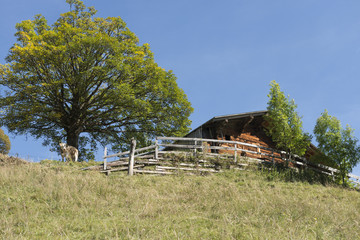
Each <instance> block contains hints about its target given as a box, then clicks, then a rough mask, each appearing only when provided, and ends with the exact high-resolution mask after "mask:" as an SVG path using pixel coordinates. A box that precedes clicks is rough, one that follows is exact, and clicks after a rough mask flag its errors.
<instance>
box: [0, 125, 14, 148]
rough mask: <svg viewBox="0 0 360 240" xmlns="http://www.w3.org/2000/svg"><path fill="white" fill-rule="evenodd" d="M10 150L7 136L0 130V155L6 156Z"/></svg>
mask: <svg viewBox="0 0 360 240" xmlns="http://www.w3.org/2000/svg"><path fill="white" fill-rule="evenodd" d="M10 148H11V144H10V139H9V136H8V135H6V134H5V133H4V130H2V129H0V153H2V154H8V153H9V151H10Z"/></svg>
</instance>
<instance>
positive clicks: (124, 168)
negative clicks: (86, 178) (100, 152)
mask: <svg viewBox="0 0 360 240" xmlns="http://www.w3.org/2000/svg"><path fill="white" fill-rule="evenodd" d="M142 167H145V165H144V164H142V165H134V169H135V168H142ZM128 169H129V167H120V168H114V169H108V170H103V171H100V172H102V173H108V172H119V171H127V170H128Z"/></svg>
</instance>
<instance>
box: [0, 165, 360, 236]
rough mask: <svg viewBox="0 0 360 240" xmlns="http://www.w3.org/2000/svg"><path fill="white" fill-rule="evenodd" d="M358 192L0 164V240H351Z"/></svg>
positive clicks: (257, 180) (234, 178)
mask: <svg viewBox="0 0 360 240" xmlns="http://www.w3.org/2000/svg"><path fill="white" fill-rule="evenodd" d="M359 194H360V193H359V192H357V191H354V190H349V189H344V188H341V187H339V186H324V185H321V184H310V183H307V182H299V181H295V182H289V181H283V180H281V178H278V177H275V178H271V179H270V180H269V176H268V174H266V173H262V172H256V171H230V170H229V171H227V172H224V173H220V174H216V175H208V176H187V175H178V176H148V175H137V176H133V177H128V176H126V175H119V174H118V175H116V174H114V175H111V176H105V175H102V174H100V173H97V172H84V171H80V170H79V166H77V165H75V166H70V165H65V164H60V163H56V164H52V163H44V164H39V163H32V164H21V165H2V166H1V165H0V238H1V239H360V232H359V229H360V198H359V196H360V195H359Z"/></svg>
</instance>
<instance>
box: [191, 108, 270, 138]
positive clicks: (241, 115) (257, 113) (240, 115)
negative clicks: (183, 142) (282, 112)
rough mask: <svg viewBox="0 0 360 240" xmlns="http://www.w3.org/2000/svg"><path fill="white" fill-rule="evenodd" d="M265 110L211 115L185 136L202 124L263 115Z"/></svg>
mask: <svg viewBox="0 0 360 240" xmlns="http://www.w3.org/2000/svg"><path fill="white" fill-rule="evenodd" d="M267 112H268V111H267V110H262V111H255V112H247V113H238V114H229V115H222V116H217V117H213V118H211V119H210V120H208V121H207V122H205V123H203V124H201V125H200V126H198V127H197V128H195V129H193V130H192V131H191V132H189V133H188V134H186V136H188V135H190V134H191V133H192V132H195V131H196V130H198V129H199V128H201V127H202V126H204V125H207V124H209V123H213V122H218V121H223V120H230V119H231V120H232V119H241V118H246V117H249V116H253V117H257V116H263V115H265V114H266V113H267Z"/></svg>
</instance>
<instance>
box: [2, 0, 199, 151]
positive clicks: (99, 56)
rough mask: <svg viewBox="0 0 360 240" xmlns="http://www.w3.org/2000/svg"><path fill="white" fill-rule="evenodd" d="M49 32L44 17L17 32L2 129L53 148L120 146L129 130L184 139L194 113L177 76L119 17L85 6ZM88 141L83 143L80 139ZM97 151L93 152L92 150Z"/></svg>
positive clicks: (6, 70)
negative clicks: (160, 63)
mask: <svg viewBox="0 0 360 240" xmlns="http://www.w3.org/2000/svg"><path fill="white" fill-rule="evenodd" d="M66 2H67V3H68V4H70V6H71V11H70V12H66V13H64V14H62V15H61V16H60V18H59V19H58V20H57V21H56V22H55V23H54V24H53V25H48V23H47V21H46V19H45V18H44V17H43V16H42V15H36V16H35V17H34V20H25V21H22V22H21V23H18V24H17V25H16V29H17V32H16V34H15V36H16V37H17V42H16V43H15V44H14V45H13V46H12V48H11V49H10V52H9V55H8V56H7V58H6V60H7V62H8V64H6V65H0V84H1V85H3V86H4V87H5V88H4V90H6V91H5V92H4V93H3V94H2V96H1V97H0V109H1V110H2V111H1V116H0V117H1V122H0V123H1V125H5V126H6V127H7V128H8V129H9V131H10V132H13V133H15V134H24V133H30V134H31V135H33V136H34V137H36V138H40V137H41V138H44V139H45V142H44V143H45V144H46V145H49V144H50V145H53V146H56V145H58V142H59V139H62V140H63V139H66V141H67V143H68V144H69V145H71V146H74V147H76V148H80V152H81V153H83V152H84V151H82V150H81V148H84V146H82V145H81V143H79V140H80V137H82V138H83V139H82V140H81V141H85V142H87V143H91V144H92V145H93V142H97V143H101V144H103V145H105V144H115V143H117V144H118V143H119V141H122V140H123V137H122V136H123V134H124V133H127V130H128V129H131V130H136V131H142V132H145V133H146V134H147V136H149V137H153V136H154V135H173V136H180V135H182V134H184V133H186V132H187V131H188V128H189V126H190V120H189V119H188V117H189V115H190V113H191V112H192V108H191V105H190V103H189V102H188V100H187V97H186V95H185V94H184V92H183V90H182V89H180V88H179V87H178V85H177V83H176V77H175V75H174V74H173V73H172V72H171V71H166V70H164V69H163V68H161V67H159V66H158V65H157V64H156V63H155V61H154V57H153V53H152V52H151V51H150V47H149V44H143V45H140V44H139V39H138V38H137V36H136V35H135V34H134V33H133V32H131V31H130V30H129V29H128V28H127V27H126V24H125V22H124V21H123V20H122V19H121V18H120V17H107V18H99V17H95V14H96V10H95V9H94V8H92V7H90V8H86V7H85V5H84V4H83V2H82V1H79V0H67V1H66ZM80 135H81V136H80ZM90 151H91V150H90Z"/></svg>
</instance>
